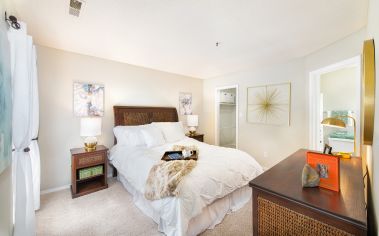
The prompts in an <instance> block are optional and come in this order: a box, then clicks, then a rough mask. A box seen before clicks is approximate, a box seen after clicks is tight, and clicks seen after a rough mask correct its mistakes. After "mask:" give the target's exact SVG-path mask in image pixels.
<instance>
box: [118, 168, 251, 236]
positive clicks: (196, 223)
mask: <svg viewBox="0 0 379 236" xmlns="http://www.w3.org/2000/svg"><path fill="white" fill-rule="evenodd" d="M117 178H118V180H119V181H120V182H121V183H122V185H123V186H124V187H125V188H126V189H127V191H128V192H129V193H130V194H132V196H133V202H134V204H136V206H137V207H138V208H139V209H140V210H141V211H142V212H143V213H144V214H145V215H147V216H149V217H150V218H151V219H153V220H154V221H155V223H157V224H158V230H159V231H160V232H165V233H166V234H168V235H170V234H171V235H172V234H173V235H175V228H174V227H172V226H167V225H166V224H163V223H161V220H160V217H159V212H158V211H155V210H154V208H153V207H152V202H151V201H149V200H147V199H146V198H145V197H144V196H143V194H142V193H139V192H138V191H137V190H135V189H134V188H133V187H132V186H131V185H130V184H129V183H128V181H127V180H126V179H125V177H123V176H122V174H119V175H118V176H117ZM251 195H252V191H251V188H250V187H249V186H245V187H242V188H239V189H237V190H235V191H234V192H232V193H230V194H228V195H226V196H225V197H223V198H220V199H217V200H215V201H214V202H213V203H212V204H210V205H209V206H207V207H205V208H203V210H202V212H201V213H200V214H199V215H197V216H195V217H194V218H192V219H191V220H190V222H189V224H188V228H187V233H186V235H187V236H195V235H198V234H200V233H201V232H204V231H205V230H207V229H213V228H214V227H215V226H216V225H217V224H219V223H221V221H222V220H223V219H224V217H225V215H226V214H228V213H230V212H234V211H237V210H239V209H241V208H242V207H243V206H244V205H245V204H246V203H248V202H249V200H250V198H251ZM173 204H175V203H173ZM177 207H178V206H177Z"/></svg>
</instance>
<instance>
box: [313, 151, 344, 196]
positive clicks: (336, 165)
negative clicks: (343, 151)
mask: <svg viewBox="0 0 379 236" xmlns="http://www.w3.org/2000/svg"><path fill="white" fill-rule="evenodd" d="M307 163H308V164H309V165H310V166H311V167H312V168H314V169H315V170H316V171H317V172H318V174H319V175H320V185H319V186H320V187H322V188H327V189H330V190H333V191H337V192H339V191H340V159H339V158H338V157H337V156H333V155H328V154H322V153H318V152H307Z"/></svg>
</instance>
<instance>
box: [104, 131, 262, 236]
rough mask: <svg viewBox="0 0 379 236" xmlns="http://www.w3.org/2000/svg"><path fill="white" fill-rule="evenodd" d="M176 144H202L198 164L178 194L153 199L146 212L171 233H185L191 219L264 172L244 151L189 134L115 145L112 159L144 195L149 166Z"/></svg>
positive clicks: (162, 228) (183, 182)
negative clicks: (147, 144)
mask: <svg viewBox="0 0 379 236" xmlns="http://www.w3.org/2000/svg"><path fill="white" fill-rule="evenodd" d="M175 144H178V145H196V146H197V147H198V148H199V160H198V161H197V166H196V167H195V168H194V169H193V170H192V171H191V172H190V173H189V174H188V175H187V176H186V177H185V178H183V180H182V181H181V183H180V184H179V186H178V189H179V196H178V197H168V198H164V199H160V200H156V201H151V206H150V207H151V208H152V210H151V212H150V214H149V213H146V212H145V214H147V215H149V216H150V217H151V218H153V219H154V220H155V221H156V222H157V223H158V225H159V230H160V231H162V232H164V233H165V234H166V235H169V236H171V235H172V236H174V235H175V236H182V235H186V233H187V229H188V225H189V222H190V221H191V219H193V218H194V217H196V216H198V215H200V214H201V213H202V211H203V209H204V208H205V207H207V206H209V205H210V204H211V203H213V202H214V201H215V200H217V199H220V198H223V197H225V196H226V195H228V194H230V193H232V192H234V191H235V190H237V189H239V188H241V187H244V186H246V185H247V184H248V182H249V181H250V180H252V179H253V178H255V177H256V176H258V175H259V174H261V173H262V172H263V169H262V167H261V166H260V165H259V164H258V163H257V162H256V161H255V159H254V158H252V157H251V156H250V155H248V154H247V153H245V152H242V151H239V150H236V149H231V148H223V147H217V146H212V145H208V144H205V143H202V142H198V141H196V140H194V139H191V138H187V137H186V138H185V139H183V140H181V141H179V142H175V143H171V144H165V145H162V146H159V147H154V148H143V147H126V146H117V145H116V146H115V147H113V148H112V150H111V154H110V160H111V163H112V164H113V165H114V166H115V167H116V168H117V170H118V171H119V173H120V174H121V175H122V176H123V177H124V178H125V179H126V180H127V182H128V183H129V185H130V186H132V187H133V189H134V190H133V191H136V192H138V193H140V194H141V195H142V196H143V193H144V188H145V183H146V179H147V177H148V174H149V171H150V169H151V168H152V166H153V165H155V164H157V163H158V162H159V161H160V159H161V157H162V155H163V153H164V152H165V151H167V150H171V149H172V146H173V145H175ZM128 191H129V190H128ZM133 195H135V194H133ZM137 206H138V204H137ZM139 207H140V208H141V206H139ZM141 210H142V209H141Z"/></svg>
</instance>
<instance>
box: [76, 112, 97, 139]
mask: <svg viewBox="0 0 379 236" xmlns="http://www.w3.org/2000/svg"><path fill="white" fill-rule="evenodd" d="M99 135H101V118H99V117H85V118H81V119H80V136H82V137H92V136H99Z"/></svg>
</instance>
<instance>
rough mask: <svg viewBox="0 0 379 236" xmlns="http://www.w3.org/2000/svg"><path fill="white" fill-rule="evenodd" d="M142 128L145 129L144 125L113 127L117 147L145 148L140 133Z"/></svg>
mask: <svg viewBox="0 0 379 236" xmlns="http://www.w3.org/2000/svg"><path fill="white" fill-rule="evenodd" d="M144 127H146V125H138V126H116V127H114V128H113V133H114V135H115V136H116V139H117V145H121V146H129V147H141V146H146V143H145V140H144V138H143V136H142V133H141V129H143V128H144Z"/></svg>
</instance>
